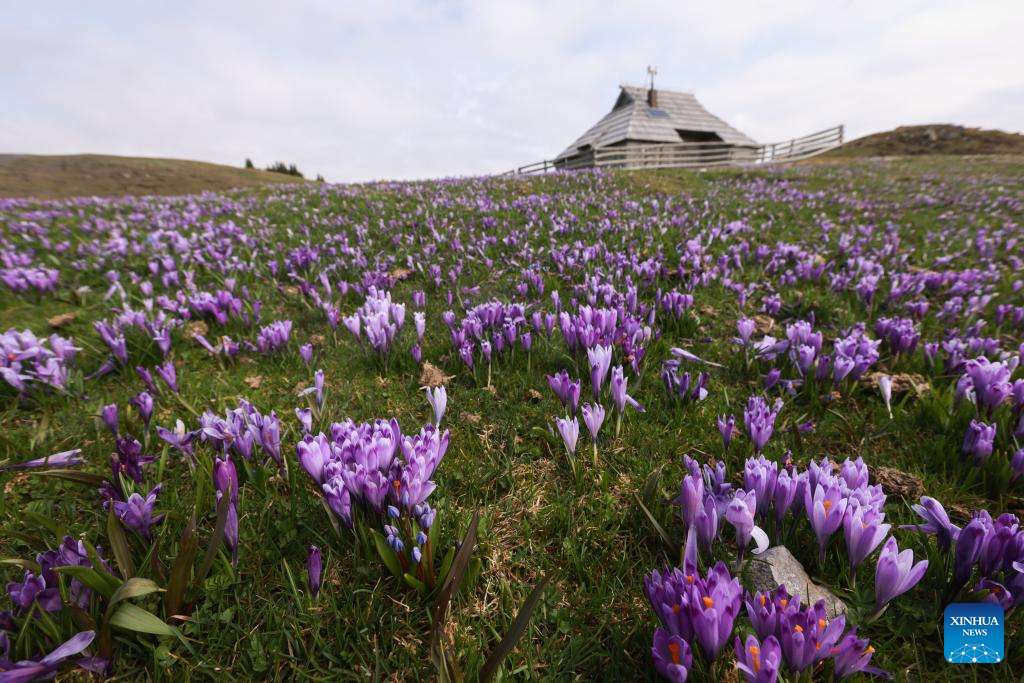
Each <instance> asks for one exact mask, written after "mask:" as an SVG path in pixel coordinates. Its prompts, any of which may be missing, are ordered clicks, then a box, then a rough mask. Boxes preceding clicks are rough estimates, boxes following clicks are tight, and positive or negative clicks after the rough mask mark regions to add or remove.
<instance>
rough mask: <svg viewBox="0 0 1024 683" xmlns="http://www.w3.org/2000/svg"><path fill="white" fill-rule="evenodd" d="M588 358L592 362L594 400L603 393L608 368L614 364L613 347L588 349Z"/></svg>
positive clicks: (591, 383) (591, 377)
mask: <svg viewBox="0 0 1024 683" xmlns="http://www.w3.org/2000/svg"><path fill="white" fill-rule="evenodd" d="M587 360H588V361H589V363H590V386H591V388H592V389H593V391H594V401H595V402H596V401H597V400H598V399H599V398H600V395H601V387H603V386H604V381H605V379H606V378H607V377H608V370H609V369H610V368H611V364H612V347H611V346H595V347H593V348H590V349H587Z"/></svg>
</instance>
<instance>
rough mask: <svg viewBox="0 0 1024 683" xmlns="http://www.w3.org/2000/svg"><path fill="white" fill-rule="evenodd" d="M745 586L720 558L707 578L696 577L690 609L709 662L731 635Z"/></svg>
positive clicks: (694, 628)
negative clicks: (734, 576)
mask: <svg viewBox="0 0 1024 683" xmlns="http://www.w3.org/2000/svg"><path fill="white" fill-rule="evenodd" d="M742 595H743V588H742V587H741V586H740V582H739V580H738V579H735V578H733V577H732V576H730V575H729V570H728V569H726V566H725V564H724V563H722V562H718V563H717V564H715V566H714V567H712V568H711V571H709V572H708V577H707V580H695V581H694V583H693V590H692V592H691V595H690V604H689V606H688V612H689V614H690V617H691V619H692V621H693V631H694V635H695V637H696V639H697V643H698V644H699V645H700V651H701V654H702V655H704V659H705V661H706V662H708V663H709V664H710V663H711V662H714V661H715V659H717V658H718V653H719V652H721V651H722V648H723V647H724V646H725V644H726V643H728V642H729V638H730V637H731V636H732V630H733V626H734V625H735V623H736V617H737V616H738V615H739V611H740V605H741V604H742V601H741V596H742Z"/></svg>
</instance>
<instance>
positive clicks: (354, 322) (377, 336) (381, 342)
mask: <svg viewBox="0 0 1024 683" xmlns="http://www.w3.org/2000/svg"><path fill="white" fill-rule="evenodd" d="M342 321H343V322H344V323H345V327H346V328H348V331H349V332H351V333H352V336H354V337H355V338H356V339H360V340H361V339H363V338H365V339H366V342H367V343H368V344H369V345H370V348H372V349H373V350H374V351H375V352H377V354H379V355H381V356H387V355H388V353H390V351H391V346H392V344H393V343H394V341H395V338H396V337H397V336H398V335H399V334H401V332H402V326H403V325H404V324H405V304H398V303H394V302H393V301H392V300H391V292H384V291H378V289H377V288H376V287H373V286H371V287H370V288H369V291H368V292H367V294H366V301H365V302H363V305H362V306H360V307H359V309H358V310H357V311H356V312H355V313H354V314H352V315H350V316H347V317H344V318H342Z"/></svg>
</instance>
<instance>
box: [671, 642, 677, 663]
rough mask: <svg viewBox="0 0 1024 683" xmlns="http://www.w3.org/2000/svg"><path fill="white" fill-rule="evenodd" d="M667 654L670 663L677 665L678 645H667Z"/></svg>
mask: <svg viewBox="0 0 1024 683" xmlns="http://www.w3.org/2000/svg"><path fill="white" fill-rule="evenodd" d="M668 653H669V655H671V656H672V663H673V664H679V643H669V644H668Z"/></svg>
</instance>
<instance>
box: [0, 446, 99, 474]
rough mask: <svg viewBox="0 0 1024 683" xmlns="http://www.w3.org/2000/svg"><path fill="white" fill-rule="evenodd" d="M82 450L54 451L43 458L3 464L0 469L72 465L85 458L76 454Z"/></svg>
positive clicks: (81, 461) (80, 462)
mask: <svg viewBox="0 0 1024 683" xmlns="http://www.w3.org/2000/svg"><path fill="white" fill-rule="evenodd" d="M81 452H82V449H81V448H75V449H73V450H70V451H63V452H61V453H54V454H53V455H48V456H46V457H44V458H36V459H35V460H29V461H28V462H21V463H18V464H17V465H3V466H2V467H0V470H27V469H32V468H35V467H54V468H57V467H74V466H75V465H80V464H82V463H83V462H85V460H84V459H83V458H81V457H80V456H79V455H78V454H79V453H81Z"/></svg>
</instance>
